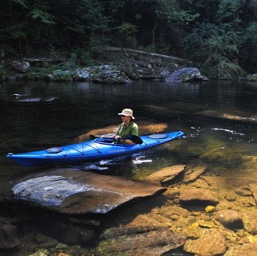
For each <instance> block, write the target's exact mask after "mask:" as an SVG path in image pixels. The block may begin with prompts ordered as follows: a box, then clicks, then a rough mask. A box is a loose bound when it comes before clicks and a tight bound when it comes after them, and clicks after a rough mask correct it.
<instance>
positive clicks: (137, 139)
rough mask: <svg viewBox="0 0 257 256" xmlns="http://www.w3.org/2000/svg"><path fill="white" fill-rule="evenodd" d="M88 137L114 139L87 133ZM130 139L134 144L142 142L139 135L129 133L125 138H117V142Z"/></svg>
mask: <svg viewBox="0 0 257 256" xmlns="http://www.w3.org/2000/svg"><path fill="white" fill-rule="evenodd" d="M89 137H90V138H91V139H92V140H93V139H96V138H100V139H112V140H115V139H114V138H113V137H101V136H96V135H92V134H91V135H89ZM127 139H128V140H131V141H133V142H134V143H135V144H142V143H143V141H142V140H141V138H140V137H138V136H136V135H129V136H128V137H127V138H119V140H118V142H120V141H125V140H127Z"/></svg>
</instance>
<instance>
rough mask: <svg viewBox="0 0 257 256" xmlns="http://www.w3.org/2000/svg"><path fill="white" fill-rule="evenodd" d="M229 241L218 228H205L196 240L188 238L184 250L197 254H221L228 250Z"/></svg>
mask: <svg viewBox="0 0 257 256" xmlns="http://www.w3.org/2000/svg"><path fill="white" fill-rule="evenodd" d="M226 249H227V243H226V241H225V239H224V238H223V237H222V236H221V235H220V233H219V232H218V231H217V230H214V229H204V230H203V232H202V235H201V237H200V238H199V239H196V240H187V241H186V243H185V246H184V250H185V251H186V252H189V253H194V254H195V255H196V254H197V255H201V256H210V255H221V254H223V253H225V252H226Z"/></svg>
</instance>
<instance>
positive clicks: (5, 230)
mask: <svg viewBox="0 0 257 256" xmlns="http://www.w3.org/2000/svg"><path fill="white" fill-rule="evenodd" d="M17 233H18V229H17V227H16V226H14V225H13V224H12V223H11V222H10V220H9V219H8V218H4V217H0V249H9V248H14V247H16V246H18V245H19V244H20V241H19V238H18V235H17Z"/></svg>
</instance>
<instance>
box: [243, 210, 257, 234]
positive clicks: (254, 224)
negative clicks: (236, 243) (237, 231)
mask: <svg viewBox="0 0 257 256" xmlns="http://www.w3.org/2000/svg"><path fill="white" fill-rule="evenodd" d="M242 219H243V224H244V228H245V230H246V231H247V232H249V233H250V234H252V235H257V210H256V209H253V208H250V209H244V211H243V212H242Z"/></svg>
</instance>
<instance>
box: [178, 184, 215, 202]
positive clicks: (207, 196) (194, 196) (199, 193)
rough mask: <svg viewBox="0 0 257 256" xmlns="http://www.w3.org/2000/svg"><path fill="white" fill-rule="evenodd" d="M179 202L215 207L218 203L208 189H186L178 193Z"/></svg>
mask: <svg viewBox="0 0 257 256" xmlns="http://www.w3.org/2000/svg"><path fill="white" fill-rule="evenodd" d="M179 200H180V202H181V203H182V204H184V203H194V202H197V201H198V203H201V202H202V203H203V204H206V203H208V204H209V205H216V204H218V203H219V200H218V197H217V195H216V194H215V193H214V192H211V191H210V190H208V189H202V188H193V187H188V188H184V189H182V190H181V191H180V196H179Z"/></svg>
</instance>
